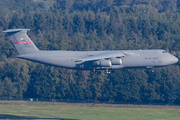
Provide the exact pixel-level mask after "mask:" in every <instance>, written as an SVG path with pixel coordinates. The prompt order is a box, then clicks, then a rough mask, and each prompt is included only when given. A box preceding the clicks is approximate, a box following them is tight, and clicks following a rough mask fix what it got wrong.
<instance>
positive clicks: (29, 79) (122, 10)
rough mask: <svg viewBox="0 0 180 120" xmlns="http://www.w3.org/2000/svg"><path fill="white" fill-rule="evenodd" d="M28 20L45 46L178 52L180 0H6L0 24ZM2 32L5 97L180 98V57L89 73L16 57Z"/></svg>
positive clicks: (0, 85)
mask: <svg viewBox="0 0 180 120" xmlns="http://www.w3.org/2000/svg"><path fill="white" fill-rule="evenodd" d="M12 28H28V29H31V31H29V32H28V35H29V37H30V38H31V39H32V41H33V42H34V43H35V45H36V46H37V47H38V48H39V49H40V50H73V51H75V50H78V51H91V50H129V49H131V50H138V49H164V50H166V51H168V52H169V53H171V54H173V55H175V56H176V57H178V58H180V0H25V1H22V0H6V1H4V0H0V31H3V30H6V29H12ZM17 55H18V52H17V51H16V49H15V47H14V46H13V44H12V42H11V41H10V39H9V37H8V36H7V35H6V34H4V33H2V32H0V56H1V57H0V99H26V98H38V99H49V100H52V99H56V100H62V101H63V100H64V101H71V102H73V101H83V102H106V103H139V104H176V105H179V104H180V63H177V64H176V65H171V66H168V67H161V68H156V69H155V72H151V69H120V70H114V71H112V74H111V75H107V74H104V73H101V75H93V76H92V75H90V72H89V71H78V70H71V69H64V68H60V67H54V66H49V65H44V64H40V63H35V62H30V61H26V60H21V59H18V58H16V56H17Z"/></svg>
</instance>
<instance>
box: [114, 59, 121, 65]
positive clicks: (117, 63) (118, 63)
mask: <svg viewBox="0 0 180 120" xmlns="http://www.w3.org/2000/svg"><path fill="white" fill-rule="evenodd" d="M111 63H112V65H122V60H121V59H119V58H111Z"/></svg>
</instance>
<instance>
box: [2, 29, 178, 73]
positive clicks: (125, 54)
mask: <svg viewBox="0 0 180 120" xmlns="http://www.w3.org/2000/svg"><path fill="white" fill-rule="evenodd" d="M28 30H30V29H8V30H5V31H3V32H5V33H7V34H8V35H9V37H10V39H11V40H12V42H13V44H14V46H15V47H16V49H17V50H18V52H19V54H20V55H18V56H17V57H18V58H21V59H26V60H30V61H35V62H39V63H44V64H49V65H53V66H59V67H63V68H69V69H78V70H91V71H92V72H91V73H92V74H93V73H101V71H97V70H105V73H107V74H109V73H110V70H113V69H122V68H155V67H162V66H168V65H171V64H175V63H177V62H178V59H177V58H176V57H175V56H173V55H172V54H170V53H168V52H166V51H165V50H116V51H115V50H112V51H55V50H54V51H44V50H39V49H38V48H37V47H36V46H35V45H34V43H33V42H32V41H31V39H30V38H29V37H28V36H27V31H28Z"/></svg>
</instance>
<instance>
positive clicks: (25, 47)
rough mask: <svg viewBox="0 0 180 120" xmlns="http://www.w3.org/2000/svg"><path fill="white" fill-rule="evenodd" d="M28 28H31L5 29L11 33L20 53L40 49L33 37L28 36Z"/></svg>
mask: <svg viewBox="0 0 180 120" xmlns="http://www.w3.org/2000/svg"><path fill="white" fill-rule="evenodd" d="M28 30H30V29H8V30H5V31H3V32H6V33H7V34H8V35H9V37H10V39H11V40H12V42H13V44H14V46H15V47H16V49H17V51H18V52H19V54H20V55H21V54H28V53H34V52H38V51H39V50H38V48H37V47H36V46H35V45H34V43H33V42H32V41H31V39H30V38H29V37H28V36H27V34H26V33H27V31H28Z"/></svg>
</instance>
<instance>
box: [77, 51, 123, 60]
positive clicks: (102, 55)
mask: <svg viewBox="0 0 180 120" xmlns="http://www.w3.org/2000/svg"><path fill="white" fill-rule="evenodd" d="M123 56H125V54H124V53H119V52H114V53H112V52H105V53H100V54H95V55H91V56H88V57H84V58H80V59H76V60H75V62H85V61H97V60H101V59H110V58H120V57H123Z"/></svg>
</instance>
